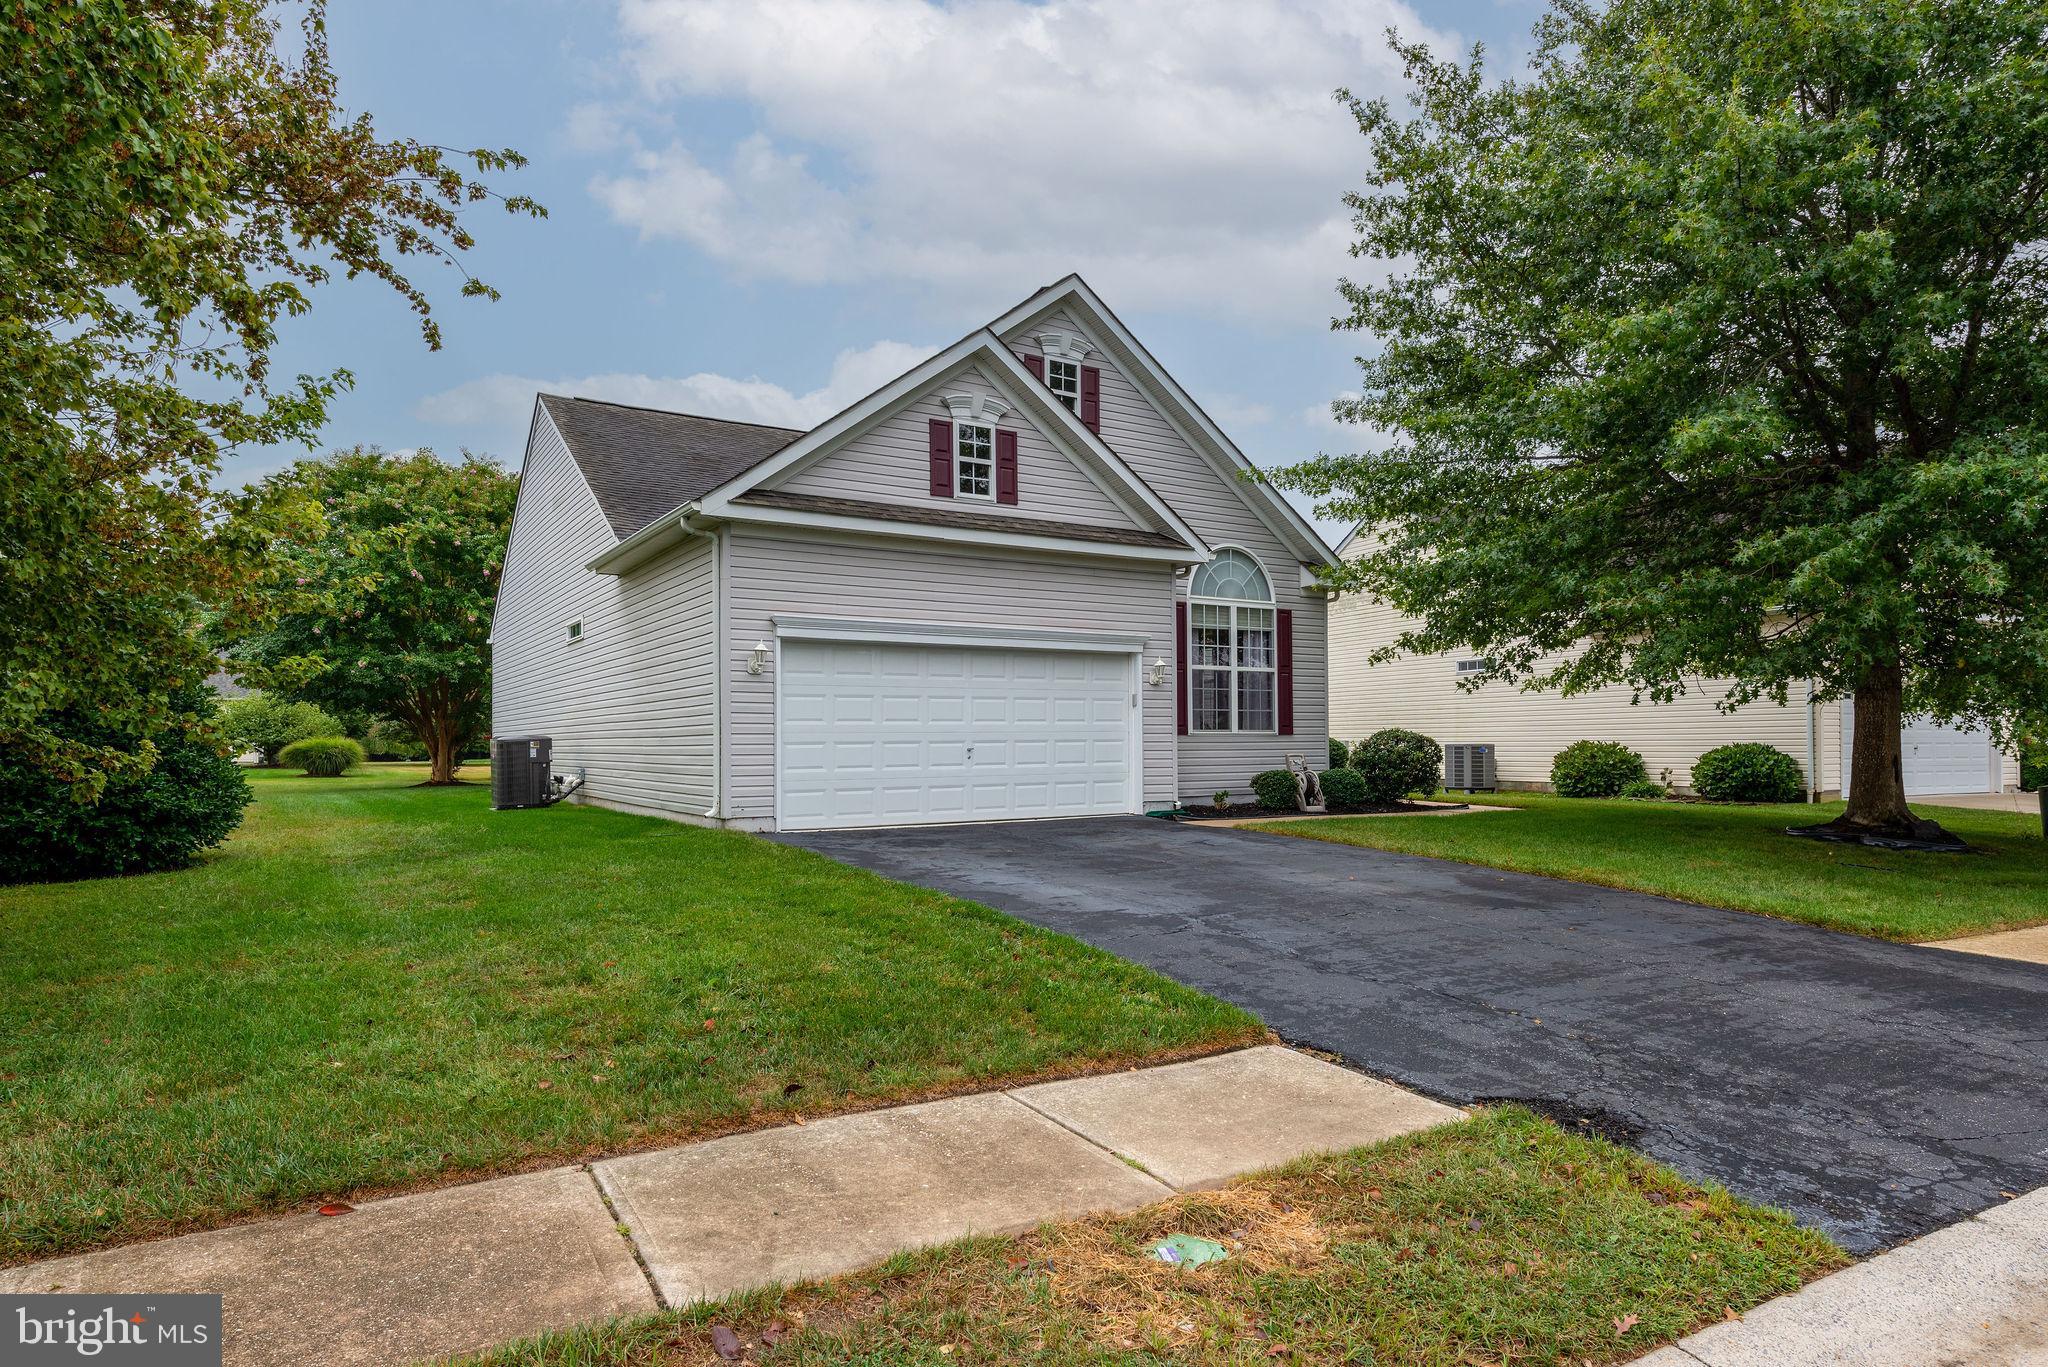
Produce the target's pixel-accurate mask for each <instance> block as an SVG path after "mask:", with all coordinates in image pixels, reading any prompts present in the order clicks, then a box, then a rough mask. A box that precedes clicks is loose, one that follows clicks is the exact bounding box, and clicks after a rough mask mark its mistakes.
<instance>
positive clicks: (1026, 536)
mask: <svg viewBox="0 0 2048 1367" xmlns="http://www.w3.org/2000/svg"><path fill="white" fill-rule="evenodd" d="M702 516H704V517H707V518H709V517H716V518H718V519H720V520H721V521H725V522H738V523H762V524H766V525H769V526H779V527H813V528H816V529H818V530H820V531H831V532H857V533H859V534H860V535H862V536H883V537H891V538H895V539H899V540H907V541H946V542H951V543H954V544H956V545H963V546H1003V547H1011V548H1014V549H1017V550H1025V551H1054V552H1057V553H1059V554H1061V555H1068V556H1085V557H1088V558H1091V559H1101V560H1156V561H1160V562H1163V563H1166V564H1173V565H1200V564H1203V563H1205V562H1207V561H1208V560H1209V559H1210V558H1211V554H1212V553H1211V552H1210V551H1209V550H1208V548H1206V547H1203V546H1199V545H1191V546H1186V547H1179V546H1121V545H1118V544H1116V543H1115V542H1111V541H1079V540H1075V539H1072V538H1070V537H1064V536H1045V535H1042V534H1040V533H1037V532H995V531H987V530H984V529H982V528H979V527H934V526H932V525H931V524H929V523H923V522H893V521H889V520H887V519H884V518H872V517H849V516H847V515H845V514H843V513H813V512H805V511H799V510H797V509H794V508H763V507H757V506H755V505H753V504H749V503H730V502H729V503H726V504H725V505H724V506H723V507H721V508H717V509H712V508H709V507H707V508H705V509H704V510H703V512H702Z"/></svg>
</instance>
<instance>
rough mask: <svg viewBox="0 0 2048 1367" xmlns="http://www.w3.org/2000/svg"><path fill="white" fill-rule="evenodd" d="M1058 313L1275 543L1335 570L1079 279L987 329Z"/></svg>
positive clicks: (1321, 547)
mask: <svg viewBox="0 0 2048 1367" xmlns="http://www.w3.org/2000/svg"><path fill="white" fill-rule="evenodd" d="M1062 311H1064V312H1065V313H1067V314H1068V315H1069V316H1071V317H1072V318H1073V319H1074V321H1075V322H1076V323H1078V324H1079V326H1080V327H1081V328H1082V329H1083V330H1085V331H1086V332H1087V333H1088V334H1089V335H1090V339H1091V340H1092V341H1093V342H1095V343H1097V344H1099V345H1100V346H1101V347H1102V349H1103V351H1104V352H1105V354H1107V355H1108V356H1109V358H1110V359H1111V360H1112V361H1114V362H1115V364H1116V366H1117V368H1118V369H1119V370H1120V371H1121V372H1122V373H1123V374H1124V375H1125V376H1126V377H1127V378H1128V379H1129V380H1130V382H1131V384H1132V385H1133V386H1134V387H1136V388H1137V389H1138V390H1139V392H1140V393H1141V394H1143V395H1144V397H1145V398H1146V399H1147V400H1148V401H1150V403H1151V404H1152V406H1153V408H1154V409H1155V410H1157V412H1158V413H1159V415H1160V416H1161V417H1162V418H1163V419H1165V420H1166V422H1167V423H1168V424H1169V425H1170V426H1172V427H1173V428H1174V429H1175V430H1176V431H1177V432H1178V433H1179V434H1180V435H1181V438H1182V440H1183V441H1184V442H1185V443H1186V444H1187V445H1188V447H1189V448H1190V449H1192V450H1193V451H1195V452H1196V454H1198V455H1200V456H1201V457H1202V458H1203V459H1205V460H1207V461H1208V462H1209V463H1210V465H1211V466H1213V467H1214V468H1215V470H1216V472H1217V474H1218V476H1219V477H1221V478H1222V479H1224V480H1225V481H1226V482H1227V483H1228V484H1229V485H1230V486H1231V487H1232V488H1233V489H1234V490H1235V491H1236V492H1237V495H1238V497H1239V498H1240V499H1241V500H1242V501H1243V502H1244V504H1245V506H1246V507H1248V508H1249V509H1251V511H1252V512H1253V513H1254V514H1256V515H1257V516H1258V518H1259V520H1260V521H1262V522H1264V523H1265V524H1266V526H1267V527H1268V528H1269V529H1270V530H1271V531H1272V532H1273V534H1274V535H1275V536H1277V537H1279V538H1280V539H1281V541H1283V542H1284V543H1286V544H1287V545H1288V546H1290V547H1292V548H1293V549H1294V550H1295V552H1296V553H1297V554H1298V555H1300V557H1301V558H1302V559H1303V560H1304V561H1308V562H1311V563H1315V564H1326V565H1334V564H1336V563H1337V556H1336V553H1335V552H1334V551H1332V550H1331V549H1330V547H1329V545H1328V544H1327V543H1326V542H1325V541H1324V540H1323V538H1322V537H1321V536H1319V535H1318V534H1317V533H1316V530H1315V528H1314V527H1312V526H1310V525H1309V522H1308V519H1306V518H1304V517H1303V516H1302V515H1301V513H1300V512H1299V511H1297V510H1296V509H1295V507H1294V505H1293V504H1291V503H1289V502H1288V501H1287V500H1286V499H1285V498H1282V497H1281V496H1280V493H1279V491H1278V490H1276V489H1274V488H1273V486H1272V485H1270V484H1268V483H1266V482H1265V481H1264V480H1263V479H1255V480H1247V479H1245V478H1243V476H1244V475H1245V474H1247V473H1256V472H1257V470H1258V467H1257V466H1255V465H1253V464H1252V462H1251V461H1250V459H1248V458H1247V457H1246V456H1245V454H1244V452H1242V451H1240V450H1239V449H1238V448H1237V444H1236V443H1235V442H1233V441H1231V440H1230V438H1229V437H1228V436H1225V435H1224V433H1223V429H1222V428H1220V427H1218V426H1217V425H1216V423H1215V422H1214V420H1212V419H1211V418H1210V417H1209V415H1208V414H1207V413H1205V412H1203V411H1202V408H1201V405H1200V404H1197V403H1196V402H1195V401H1194V399H1193V398H1192V397H1191V396H1189V394H1188V392H1187V391H1186V390H1184V389H1182V388H1181V387H1180V385H1179V383H1178V382H1177V381H1175V380H1174V378H1173V377H1172V376H1171V375H1169V374H1167V373H1166V369H1165V367H1163V366H1161V365H1160V364H1159V362H1158V361H1157V360H1155V359H1154V358H1153V356H1152V353H1151V352H1149V351H1147V350H1146V349H1145V348H1144V346H1143V344H1141V343H1140V342H1139V341H1138V339H1137V338H1136V337H1135V336H1133V335H1132V333H1131V331H1130V329H1129V328H1127V327H1125V326H1124V324H1123V321H1122V320H1121V319H1119V318H1118V317H1117V316H1116V314H1115V313H1113V312H1112V311H1111V310H1110V308H1109V306H1108V305H1107V304H1104V303H1103V302H1102V300H1101V298H1100V297H1099V296H1097V295H1096V293H1095V291H1094V290H1092V289H1090V288H1089V287H1088V282H1087V281H1085V280H1083V279H1082V278H1081V277H1080V276H1078V275H1069V276H1068V277H1066V278H1065V279H1064V280H1061V281H1058V282H1057V283H1055V284H1052V285H1048V286H1046V287H1045V288H1044V289H1042V290H1040V291H1038V293H1036V294H1034V295H1032V296H1031V297H1030V298H1028V299H1026V300H1024V301H1023V302H1022V303H1020V304H1018V305H1017V306H1016V307H1015V308H1013V309H1011V310H1010V311H1009V312H1007V313H1005V314H1004V315H1003V316H1002V317H1000V318H998V319H996V320H995V321H994V322H993V323H991V324H989V329H990V330H991V331H993V332H996V333H1000V334H1002V335H1004V336H1009V335H1010V334H1012V333H1016V332H1020V331H1027V330H1029V329H1030V328H1031V327H1032V326H1034V325H1036V324H1038V323H1041V322H1043V321H1045V320H1047V319H1048V318H1049V317H1050V316H1051V315H1053V314H1056V313H1060V312H1062Z"/></svg>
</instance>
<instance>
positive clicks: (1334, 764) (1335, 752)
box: [1330, 736, 1351, 769]
mask: <svg viewBox="0 0 2048 1367" xmlns="http://www.w3.org/2000/svg"><path fill="white" fill-rule="evenodd" d="M1350 763H1351V748H1350V747H1349V746H1347V745H1346V744H1344V742H1343V741H1341V740H1338V739H1337V738H1336V737H1335V736H1332V737H1330V767H1331V768H1332V769H1342V768H1344V767H1345V766H1346V765H1348V764H1350Z"/></svg>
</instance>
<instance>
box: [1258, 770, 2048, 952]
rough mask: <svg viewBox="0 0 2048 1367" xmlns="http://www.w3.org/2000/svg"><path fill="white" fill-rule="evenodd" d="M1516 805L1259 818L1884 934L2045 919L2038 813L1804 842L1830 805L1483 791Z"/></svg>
mask: <svg viewBox="0 0 2048 1367" xmlns="http://www.w3.org/2000/svg"><path fill="white" fill-rule="evenodd" d="M1473 800H1474V801H1475V802H1481V803H1487V804H1495V805H1506V806H1513V807H1518V808H1520V809H1521V810H1520V811H1517V812H1512V813H1479V814H1476V815H1467V816H1442V817H1434V816H1432V817H1418V816H1378V817H1372V816H1364V817H1350V818H1344V819H1339V820H1333V821H1295V822H1279V823H1272V824H1268V825H1263V826H1259V827H1255V828H1254V829H1258V830H1264V831H1271V832H1274V833H1276V834H1282V835H1291V836H1300V837H1303V838H1305V839H1310V840H1330V841H1336V842H1338V843H1340V844H1347V845H1366V846H1370V847H1372V848H1374V849H1381V850H1398V851H1400V852H1402V853H1404V854H1427V855H1433V856H1435V857H1436V858H1439V859H1456V860H1461V861H1463V862H1465V863H1468V864H1487V865H1491V866H1492V867H1494V868H1500V869H1519V870H1521V871H1523V872H1526V873H1543V874H1549V875H1551V876H1553V877H1556V878H1571V879H1576V880H1578V881H1579V882H1582V883H1603V884H1606V885H1608V886H1610V887H1617V888H1634V889H1637V890H1638V891H1641V892H1654V893H1660V894H1662V895H1664V896H1666V897H1677V898H1681V899H1683V900H1685V901H1688V902H1702V903H1705V904H1707V905H1709V906H1717V907H1733V908H1735V909H1736V910H1739V911H1754V912H1761V913H1763V914H1764V915H1767V916H1781V917H1784V918H1786V919H1787V920H1793V921H1810V922H1812V923H1813V924H1815V925H1822V926H1830V927H1833V928H1834V929H1836V930H1849V931H1855V932H1856V933H1857V934H1860V935H1874V936H1878V937H1880V938H1883V939H1887V940H1941V939H1947V938H1949V937H1950V936H1956V935H1974V934H1978V933H1981V932H1985V931H1993V930H2008V929H2012V928H2014V927H2017V926H2027V925H2038V924H2040V923H2042V922H2044V921H2048V845H2044V844H2043V843H2042V840H2041V823H2040V818H2039V817H2036V816H2032V815H2026V816H2021V815H2017V814H2014V813H2011V812H1984V811H1971V810H1966V809H1964V808H1959V807H1926V808H1923V809H1921V811H1922V813H1923V814H1924V815H1931V816H1934V817H1936V818H1938V819H1939V820H1940V821H1941V823H1942V824H1943V825H1944V826H1946V827H1948V829H1949V830H1951V831H1953V832H1955V833H1956V834H1957V835H1959V836H1961V837H1963V839H1965V840H1967V841H1969V842H1970V843H1971V844H1972V845H1974V846H1976V847H1977V851H1978V852H1977V853H1975V854H1967V855H1956V854H1902V853H1894V852H1891V851H1886V850H1874V849H1866V848H1864V847H1862V846H1853V845H1833V844H1828V843H1826V842H1824V841H1818V840H1799V839H1794V838H1792V837H1790V836H1787V835H1785V834H1784V830H1785V828H1786V827H1787V826H1802V825H1810V824H1813V823H1815V822H1820V821H1826V820H1828V819H1829V818H1831V817H1833V816H1836V815H1837V814H1839V813H1840V812H1841V810H1842V806H1841V804H1840V803H1831V804H1827V805H1823V806H1818V807H1812V806H1788V807H1723V806H1716V805H1709V804H1705V803H1689V802H1626V801H1620V800H1614V801H1600V800H1594V799H1587V798H1561V797H1553V796H1551V795H1549V794H1539V793H1500V794H1485V795H1481V796H1479V797H1477V798H1474V799H1473Z"/></svg>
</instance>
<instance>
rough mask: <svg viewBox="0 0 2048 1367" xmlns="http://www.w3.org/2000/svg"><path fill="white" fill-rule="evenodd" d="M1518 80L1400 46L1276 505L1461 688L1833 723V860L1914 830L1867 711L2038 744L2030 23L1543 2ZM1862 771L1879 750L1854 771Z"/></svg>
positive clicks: (2041, 71) (2039, 522)
mask: <svg viewBox="0 0 2048 1367" xmlns="http://www.w3.org/2000/svg"><path fill="white" fill-rule="evenodd" d="M1538 39H1539V50H1538V52H1537V54H1536V56H1535V58H1534V59H1533V62H1532V64H1531V67H1530V69H1529V70H1528V71H1527V72H1526V73H1525V74H1524V75H1523V76H1522V77H1520V78H1518V79H1514V80H1506V81H1494V80H1489V79H1488V77H1487V76H1486V74H1485V72H1484V70H1483V67H1482V54H1480V53H1479V52H1477V51H1476V50H1475V51H1474V53H1472V54H1471V56H1470V57H1469V59H1466V60H1453V59H1443V58H1439V57H1437V56H1434V55H1432V54H1431V53H1430V52H1428V51H1426V50H1425V49H1423V48H1422V47H1420V46H1414V45H1406V44H1401V43H1399V42H1398V41H1397V42H1396V46H1397V48H1398V50H1399V51H1400V53H1401V55H1402V56H1403V58H1404V59H1405V61H1406V65H1407V73H1408V77H1409V80H1410V84H1411V87H1412V95H1411V105H1412V108H1411V109H1410V110H1409V111H1407V112H1406V113H1405V114H1404V113H1401V112H1397V111H1396V109H1395V108H1393V107H1392V106H1391V105H1389V104H1388V103H1386V102H1384V101H1370V100H1359V99H1354V98H1352V97H1350V96H1349V95H1343V98H1344V99H1346V100H1347V101H1348V102H1349V105H1350V108H1351V111H1352V113H1353V114H1354V115H1355V116H1356V118H1357V121H1358V126H1359V128H1360V130H1361V132H1362V133H1363V134H1364V136H1365V138H1366V139H1367V142H1368V145H1369V147H1370V151H1371V164H1372V165H1371V172H1370V174H1369V176H1368V178H1367V182H1366V187H1365V188H1364V189H1363V190H1362V191H1360V192H1359V193H1357V194H1356V195H1354V196H1353V197H1352V198H1351V200H1350V203H1351V205H1352V208H1353V210H1354V212H1355V223H1356V229H1357V232H1358V240H1357V244H1356V246H1355V248H1354V254H1355V255H1357V256H1359V257H1361V258H1363V259H1365V260H1367V261H1369V262H1372V263H1374V266H1373V268H1372V273H1370V274H1364V275H1361V276H1360V277H1358V278H1356V279H1351V280H1347V281H1345V282H1344V284H1343V286H1342V290H1343V295H1344V298H1345V300H1346V301H1347V304H1348V308H1349V311H1348V313H1347V314H1346V316H1344V317H1342V318H1340V319H1339V320H1338V322H1337V325H1338V326H1339V327H1342V328H1348V329H1353V330H1356V331H1359V332H1361V333H1365V334H1368V335H1369V336H1370V337H1371V338H1373V339H1374V340H1375V341H1376V342H1377V343H1378V349H1377V350H1376V351H1375V352H1373V353H1372V354H1369V355H1366V356H1364V357H1362V358H1361V360H1360V362H1359V364H1360V366H1361V367H1362V371H1363V379H1364V385H1363V389H1362V393H1361V394H1360V395H1359V396H1358V397H1357V398H1355V399H1350V400H1346V401H1340V402H1339V403H1338V405H1337V409H1338V411H1339V414H1340V416H1342V417H1344V418H1347V419H1349V420H1352V421H1355V422H1359V423H1363V424H1370V425H1372V426H1374V427H1376V428H1378V429H1381V430H1382V431H1383V432H1384V433H1385V434H1387V435H1389V436H1390V437H1391V444H1390V445H1389V446H1388V447H1387V448H1386V449H1385V450H1381V451H1363V452H1358V453H1352V454H1334V455H1324V456H1322V457H1319V458H1317V459H1315V460H1312V461H1309V462H1306V463H1304V464H1302V465H1300V466H1297V467H1296V468H1294V469H1292V470H1291V471H1288V472H1285V473H1284V474H1283V475H1282V477H1281V478H1282V480H1283V482H1286V483H1289V484H1291V485H1293V486H1294V487H1297V488H1300V489H1303V490H1306V491H1308V492H1309V493H1310V494H1312V495H1314V496H1315V497H1317V498H1318V499H1319V500H1320V502H1321V503H1322V505H1323V506H1324V508H1325V510H1326V511H1327V512H1328V513H1330V514H1331V515H1333V516H1338V517H1344V518H1350V519H1356V520H1358V521H1360V522H1362V523H1366V524H1370V525H1371V527H1372V528H1373V529H1374V531H1375V536H1374V538H1373V539H1372V542H1371V546H1370V549H1369V550H1368V551H1367V553H1366V554H1364V555H1363V557H1362V558H1360V559H1359V560H1358V561H1356V562H1355V563H1354V564H1352V565H1350V566H1348V567H1347V568H1346V569H1345V570H1344V571H1342V572H1341V574H1340V575H1339V581H1340V582H1341V584H1342V585H1343V586H1344V587H1346V588H1351V589H1358V590H1363V591H1366V592H1369V593H1371V594H1374V595H1376V596H1378V597H1380V598H1382V599H1384V600H1386V601H1388V602H1389V603H1391V604H1392V605H1393V606H1395V607H1397V608H1399V609H1401V610H1403V611H1404V612H1407V613H1410V614H1412V615H1414V616H1415V617H1416V618H1418V619H1419V625H1418V626H1417V627H1416V629H1415V630H1413V631H1412V632H1411V633H1409V635H1408V636H1407V638H1406V639H1405V640H1404V641H1403V642H1402V648H1404V649H1411V650H1422V651H1439V650H1446V649H1450V648H1453V647H1460V646H1463V647H1471V648H1473V649H1474V650H1475V651H1477V652H1478V653H1480V654H1482V655H1484V656H1485V658H1486V659H1487V660H1488V661H1489V662H1490V668H1489V671H1488V674H1487V675H1486V676H1485V677H1486V679H1487V680H1489V681H1490V680H1505V681H1509V682H1514V683H1521V684H1525V685H1531V686H1555V687H1561V688H1564V689H1565V690H1567V691H1574V690H1582V689H1588V688H1592V687H1596V686H1601V685H1605V684H1612V683H1620V684H1624V685H1628V686H1630V687H1632V688H1634V689H1635V690H1636V691H1637V692H1638V693H1639V694H1640V695H1644V696H1647V697H1650V698H1653V699H1660V700H1661V699H1668V698H1670V697H1671V696H1673V695H1675V694H1677V693H1678V692H1680V691H1682V690H1684V689H1686V688H1687V687H1690V686H1694V685H1695V684H1696V682H1697V680H1698V679H1699V678H1700V677H1702V676H1712V677H1726V678H1732V679H1733V680H1735V685H1734V689H1733V692H1732V693H1730V694H1729V695H1728V697H1727V700H1726V701H1727V703H1728V705H1731V706H1732V705H1734V704H1738V703H1741V702H1745V701H1748V700H1751V699H1754V698H1759V697H1768V698H1776V699H1778V700H1780V701H1784V700H1785V699H1787V698H1788V696H1789V697H1791V698H1792V699H1794V700H1795V701H1800V700H1803V699H1804V696H1805V694H1806V690H1807V686H1808V682H1809V681H1811V682H1812V683H1813V685H1814V686H1815V687H1816V688H1817V690H1818V696H1819V697H1821V698H1823V699H1826V698H1834V697H1841V696H1846V695H1852V694H1853V695H1854V696H1855V697H1856V700H1857V708H1856V717H1857V726H1856V740H1855V783H1854V791H1853V794H1852V800H1851V804H1850V808H1849V812H1848V814H1847V817H1846V818H1845V821H1846V822H1847V824H1848V825H1849V826H1850V827H1854V828H1857V829H1863V830H1871V829H1879V828H1882V829H1886V830H1891V829H1894V828H1897V827H1899V826H1901V825H1906V824H1910V821H1911V817H1910V814H1909V813H1908V812H1907V810H1906V805H1905V800H1904V793H1903V788H1902V786H1901V784H1900V781H1899V774H1898V746H1899V739H1898V730H1899V721H1900V715H1901V709H1902V708H1904V709H1906V710H1909V711H1926V712H1930V713H1933V714H1936V715H1938V716H1941V717H1944V718H1948V719H1956V720H1963V721H1969V722H1982V723H1986V724H1989V725H1990V726H1991V727H1992V728H1993V729H1994V730H1995V731H1996V732H1997V733H1998V734H1999V735H2000V736H2001V737H2009V736H2010V735H2011V734H2012V731H2013V728H2014V726H2015V725H2016V724H2017V722H2018V721H2019V719H2022V718H2024V717H2026V716H2028V715H2040V714H2042V713H2043V712H2048V535H2044V533H2048V442H2044V439H2043V421H2044V415H2048V348H2044V345H2043V343H2044V341H2048V336H2044V325H2048V277H2044V266H2043V244H2044V243H2048V206H2044V204H2043V202H2042V191H2043V188H2044V186H2048V61H2044V46H2043V45H2044V39H2048V7H2044V6H2043V5H2042V4H2040V3H2034V2H2031V0H1801V3H1797V4H1790V5H1786V4H1777V3H1761V2H1760V0H1613V2H1612V3H1605V4H1592V3H1584V2H1583V0H1561V2H1560V3H1557V4H1555V5H1554V7H1553V9H1552V11H1551V12H1550V14H1549V15H1548V16H1547V17H1546V18H1545V19H1544V20H1543V22H1542V23H1541V24H1540V26H1539V28H1538ZM1887 732H1888V733H1889V742H1888V746H1887V742H1886V733H1887Z"/></svg>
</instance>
